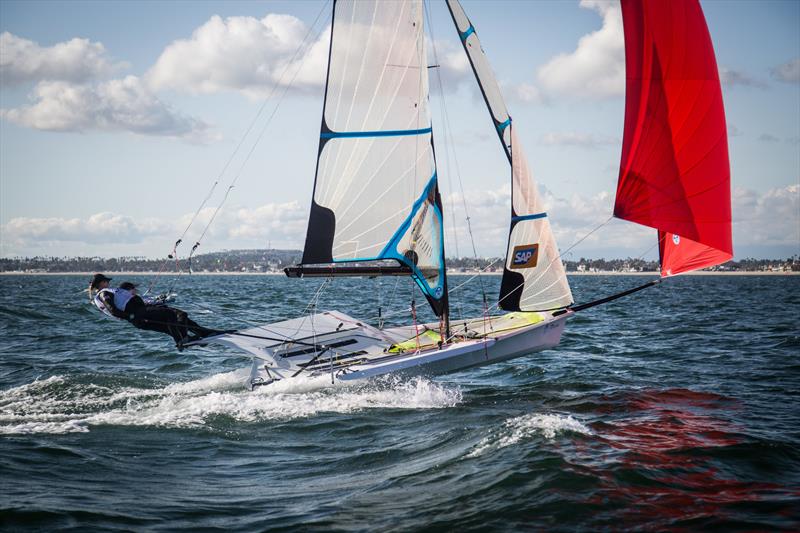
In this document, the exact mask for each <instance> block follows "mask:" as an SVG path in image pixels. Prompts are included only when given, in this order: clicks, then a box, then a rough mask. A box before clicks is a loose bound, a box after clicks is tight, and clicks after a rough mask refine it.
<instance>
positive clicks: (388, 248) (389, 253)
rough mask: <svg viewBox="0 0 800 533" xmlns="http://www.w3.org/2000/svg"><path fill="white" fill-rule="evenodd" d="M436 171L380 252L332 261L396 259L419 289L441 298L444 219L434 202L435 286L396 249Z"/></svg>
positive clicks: (419, 206)
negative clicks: (436, 226)
mask: <svg viewBox="0 0 800 533" xmlns="http://www.w3.org/2000/svg"><path fill="white" fill-rule="evenodd" d="M436 178H437V176H436V172H434V173H433V176H431V179H430V180H429V181H428V184H427V185H426V186H425V190H423V191H422V194H421V195H420V197H419V198H417V200H416V201H415V202H414V205H413V206H412V207H411V213H410V214H409V215H408V216H407V217H406V219H405V220H404V221H403V223H402V224H400V227H399V228H397V230H396V231H395V232H394V235H392V238H391V239H389V241H388V242H387V243H386V245H385V246H384V247H383V250H381V252H380V253H379V254H378V255H376V256H374V257H351V258H348V259H334V260H333V262H334V263H351V262H353V261H378V260H381V259H396V260H397V261H399V262H400V263H402V264H404V265H406V266H407V267H409V268H410V269H411V271H412V273H413V274H412V278H413V279H414V282H415V283H416V284H417V286H418V287H419V288H420V290H421V291H422V292H423V293H424V294H427V295H429V296H431V297H432V298H433V299H434V300H441V299H442V297H443V296H444V275H445V272H444V261H443V257H444V224H443V222H444V220H443V217H442V212H441V211H439V208H438V207H437V206H436V204H433V212H434V216H435V217H436V218H437V219H438V220H439V279H438V280H437V284H436V286H435V287H431V286H430V285H428V281H427V280H426V279H425V276H424V275H423V274H422V272H421V271H420V270H419V268H417V265H415V264H413V263H411V262H410V261H409V260H408V259H406V258H405V257H403V256H402V255H401V254H400V253H399V252H398V251H397V244H398V243H399V242H400V241H401V240H402V239H403V237H404V236H405V234H406V232H407V231H408V229H409V227H411V222H412V221H413V220H414V216H415V215H416V214H417V212H418V211H419V210H420V208H421V207H422V204H423V203H424V202H425V200H426V199H427V198H428V195H429V194H430V191H431V188H432V187H435V186H436Z"/></svg>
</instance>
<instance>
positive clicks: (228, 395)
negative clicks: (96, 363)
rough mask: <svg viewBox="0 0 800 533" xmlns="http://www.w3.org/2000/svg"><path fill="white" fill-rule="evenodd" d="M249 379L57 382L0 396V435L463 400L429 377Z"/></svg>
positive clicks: (241, 374) (191, 424)
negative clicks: (255, 384)
mask: <svg viewBox="0 0 800 533" xmlns="http://www.w3.org/2000/svg"><path fill="white" fill-rule="evenodd" d="M247 375H248V371H247V370H240V371H234V372H227V373H222V374H217V375H214V376H211V377H208V378H205V379H200V380H196V381H190V382H186V383H173V384H170V385H167V386H165V387H162V388H141V387H130V386H120V385H119V384H106V383H105V382H107V381H108V380H107V379H95V380H92V381H95V382H88V383H87V380H86V378H85V377H83V378H82V379H81V378H79V377H65V376H53V377H50V378H47V379H44V380H41V381H34V382H33V383H29V384H27V385H23V386H20V387H15V388H12V389H8V390H5V391H2V392H0V434H5V435H13V434H33V433H56V434H58V433H62V434H63V433H76V432H88V431H90V429H91V428H92V427H97V426H103V425H109V426H149V427H166V428H186V429H191V428H209V429H213V427H214V421H215V420H219V418H220V417H223V418H228V419H231V420H233V421H235V422H244V423H252V422H262V421H273V420H289V419H294V418H303V417H311V416H315V415H317V414H321V413H352V412H357V411H362V410H366V409H437V408H446V407H452V406H454V405H457V404H458V403H460V402H461V390H460V389H459V388H458V387H455V386H453V385H444V384H440V383H436V382H432V381H429V380H426V379H414V380H406V381H401V380H398V379H395V380H384V381H380V382H374V383H369V384H361V385H358V386H356V385H352V386H342V385H341V384H337V385H336V386H332V385H331V384H330V380H329V378H317V379H308V380H292V382H291V383H283V382H279V383H275V384H273V385H271V386H269V387H264V388H261V389H257V390H256V391H253V392H251V391H250V390H248V389H247V388H245V387H244V385H243V383H244V381H245V378H246V377H247ZM96 382H100V383H104V384H99V383H96Z"/></svg>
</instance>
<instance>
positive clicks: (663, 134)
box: [614, 0, 733, 276]
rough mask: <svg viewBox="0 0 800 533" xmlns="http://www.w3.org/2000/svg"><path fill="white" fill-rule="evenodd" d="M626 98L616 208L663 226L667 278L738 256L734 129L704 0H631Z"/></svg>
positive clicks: (626, 19) (627, 1)
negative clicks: (731, 153) (730, 130)
mask: <svg viewBox="0 0 800 533" xmlns="http://www.w3.org/2000/svg"><path fill="white" fill-rule="evenodd" d="M622 18H623V26H624V31H625V61H626V102H625V128H624V134H623V146H622V156H621V162H620V175H619V182H618V185H617V196H616V200H615V205H614V215H615V216H616V217H618V218H622V219H625V220H630V221H632V222H636V223H639V224H642V225H645V226H649V227H652V228H655V229H657V230H658V239H659V240H658V245H659V252H660V257H661V274H662V276H671V275H675V274H679V273H682V272H688V271H691V270H696V269H699V268H704V267H708V266H713V265H717V264H720V263H723V262H725V261H728V260H729V259H731V258H732V256H733V246H732V238H731V206H730V163H729V160H728V143H727V128H726V125H725V111H724V106H723V102H722V90H721V87H720V82H719V72H718V70H717V64H716V59H715V56H714V48H713V44H712V42H711V36H710V34H709V32H708V27H707V26H706V23H705V18H704V17H703V12H702V10H701V8H700V4H699V2H698V1H697V0H671V1H670V2H641V1H638V0H622Z"/></svg>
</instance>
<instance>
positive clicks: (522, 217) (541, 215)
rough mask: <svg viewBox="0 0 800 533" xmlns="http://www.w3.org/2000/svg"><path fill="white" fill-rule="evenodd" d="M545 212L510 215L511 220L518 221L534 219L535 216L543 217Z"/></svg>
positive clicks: (545, 214)
mask: <svg viewBox="0 0 800 533" xmlns="http://www.w3.org/2000/svg"><path fill="white" fill-rule="evenodd" d="M546 216H547V213H536V214H535V215H522V216H520V217H511V222H520V221H522V220H536V219H537V218H544V217H546Z"/></svg>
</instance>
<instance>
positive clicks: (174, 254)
mask: <svg viewBox="0 0 800 533" xmlns="http://www.w3.org/2000/svg"><path fill="white" fill-rule="evenodd" d="M328 2H329V0H326V1H325V2H324V3H323V4H322V7H321V8H320V10H319V13H317V16H316V18H315V19H314V22H313V23H312V24H311V26H309V28H308V32H306V35H305V37H303V40H302V41H301V42H300V44H299V45H298V47H297V49H296V50H295V52H294V54H293V55H292V58H291V60H289V62H288V63H287V64H286V67H285V68H284V69H283V72H282V73H281V75H280V77H279V78H278V80H277V81H276V82H275V83H274V84H273V85H272V89H271V90H270V93H269V95H268V96H267V97H266V98H264V101H263V102H262V104H261V106H260V107H259V109H258V112H257V113H256V115H255V117H254V118H253V120H252V121H251V122H250V124H249V125H248V127H247V129H246V130H245V132H244V135H242V137H241V138H240V139H239V142H238V143H237V145H236V147H235V149H234V150H233V152H232V153H231V155H230V157H228V159H227V161H226V162H225V165H224V166H223V167H222V170H221V171H220V173H219V174H218V175H217V177H216V179H215V180H214V183H213V184H212V185H211V188H210V189H209V191H208V193H207V194H206V197H205V198H204V199H203V201H202V202H201V204H200V206H199V207H198V208H197V210H196V211H195V212H194V215H192V218H191V220H190V221H189V224H187V226H186V228H185V229H184V230H183V233H182V234H181V236H180V238H179V239H178V240H177V241H175V245H174V246H173V248H172V253H171V254H169V255H168V256H167V259H165V260H164V262H163V263H162V265H161V268H160V269H159V271H158V273H157V274H156V276H155V277H154V279H153V281H152V282H151V283H150V284H149V286H148V288H147V291H145V294H147V293H149V292H150V290H151V289H152V288H153V286H154V285H155V283H156V281H157V280H158V278H159V277H160V276H161V274H162V273H163V271H164V269H165V267H166V264H167V262H168V261H169V260H170V259H173V258H174V259H175V269H176V271H177V272H178V277H180V275H181V274H182V273H183V271H182V270H181V269H180V265H179V262H178V254H177V249H178V246H179V245H180V244H181V243H182V242H183V240H184V239H185V238H186V235H187V233H188V232H189V229H190V228H191V227H192V225H194V223H195V221H196V220H197V217H198V216H199V215H200V212H201V211H202V210H203V208H204V207H205V205H206V204H207V203H208V201H209V200H210V199H211V197H212V196H213V194H214V191H215V190H216V188H217V185H219V182H220V180H221V179H222V177H223V176H224V175H225V173H226V172H227V170H228V168H229V167H230V165H231V163H232V162H233V160H234V158H235V157H236V155H237V154H238V153H239V150H240V149H241V148H242V146H243V145H244V142H245V140H246V139H247V138H248V136H249V135H250V132H251V131H252V130H253V127H254V126H255V125H256V123H257V122H258V120H259V118H261V115H262V114H263V112H264V110H265V109H266V107H267V103H269V102H270V101H271V100H272V96H273V95H274V93H275V90H276V89H277V87H278V86H279V85H280V84H281V82H282V81H283V78H284V76H285V75H286V73H287V72H288V71H289V67H290V66H291V65H292V63H294V60H295V59H296V58H297V55H298V54H299V53H300V51H301V50H303V49H304V48H306V45H307V41H308V37H309V36H310V35H311V34H312V32H313V30H314V27H315V26H316V25H317V22H319V19H320V17H321V16H322V13H323V12H324V11H325V8H326V6H327V5H328ZM322 29H324V26H323V28H322ZM322 29H320V31H319V32H317V34H316V36H315V39H316V37H318V36H319V35H320V34H321V33H322ZM307 58H308V56H306V57H304V58H303V60H302V61H301V62H300V66H299V67H298V69H297V71H295V73H294V76H293V77H292V79H291V81H290V82H289V84H288V85H287V86H286V87H285V89H284V92H283V94H282V95H281V97H280V98H279V99H278V102H277V104H276V105H275V108H274V109H273V111H272V114H271V115H270V116H269V118H268V119H267V122H266V123H265V124H264V127H263V129H262V130H261V133H260V134H259V136H258V138H257V139H256V142H255V143H254V144H253V147H252V148H251V150H250V152H249V153H248V154H247V157H246V158H245V160H244V163H242V166H241V168H240V169H239V172H238V173H237V174H236V176H235V177H234V179H233V181H232V182H231V185H230V186H229V187H228V189H227V190H226V191H225V196H224V198H223V200H222V202H221V203H220V204H219V206H217V209H216V210H215V211H214V214H213V215H212V217H211V220H210V221H209V222H208V224H206V227H205V228H204V229H203V232H202V234H201V235H200V238H199V239H197V241H196V242H195V244H194V246H193V247H192V250H191V252H190V253H189V256H188V263H189V270H190V273H191V261H192V256H193V255H194V252H195V251H196V250H197V248H198V247H199V246H200V241H201V240H202V239H203V237H204V236H205V234H206V231H208V228H209V227H210V226H211V222H213V221H214V218H216V216H217V213H218V212H219V210H220V209H221V208H222V205H223V204H224V203H225V200H227V198H228V194H229V193H230V191H231V189H232V188H233V185H234V183H235V182H236V181H237V180H238V178H239V175H240V174H241V172H242V170H243V168H244V165H245V164H246V163H247V161H248V160H249V159H250V156H251V155H252V153H253V151H254V150H255V147H256V146H257V145H258V143H259V142H260V141H261V138H262V137H263V135H264V132H265V131H266V128H267V126H269V124H270V122H272V118H273V117H274V116H275V113H276V112H277V111H278V108H279V107H280V105H281V103H282V102H283V98H284V96H286V93H287V92H288V90H289V88H290V87H291V86H292V85H293V84H294V80H295V79H296V78H297V75H298V73H299V72H300V70H302V68H303V65H304V64H305V61H306V59H307ZM174 285H175V282H174V281H173V283H172V285H171V286H170V289H168V291H167V292H168V293H169V292H170V291H171V290H172V286H174Z"/></svg>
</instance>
